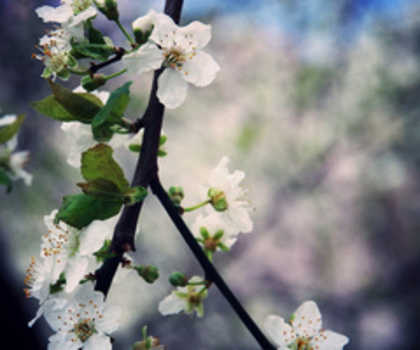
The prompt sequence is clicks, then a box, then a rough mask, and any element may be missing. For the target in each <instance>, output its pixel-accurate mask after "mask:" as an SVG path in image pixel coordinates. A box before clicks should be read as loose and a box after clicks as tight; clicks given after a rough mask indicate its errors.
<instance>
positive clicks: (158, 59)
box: [122, 43, 164, 74]
mask: <svg viewBox="0 0 420 350" xmlns="http://www.w3.org/2000/svg"><path fill="white" fill-rule="evenodd" d="M163 59H164V57H163V51H162V50H161V49H159V48H158V47H157V46H156V45H154V44H151V43H147V44H144V45H143V46H141V47H140V48H139V49H138V50H137V51H134V52H132V53H129V54H128V55H125V56H124V57H123V59H122V60H123V62H124V64H125V65H126V67H127V69H128V70H129V72H131V73H132V74H141V73H144V72H148V71H151V70H154V69H159V68H160V66H161V65H162V62H163Z"/></svg>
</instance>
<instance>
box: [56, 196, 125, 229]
mask: <svg viewBox="0 0 420 350" xmlns="http://www.w3.org/2000/svg"><path fill="white" fill-rule="evenodd" d="M121 206H122V203H120V202H114V201H106V200H102V199H98V198H94V197H91V196H88V195H86V194H83V193H80V194H72V195H68V196H65V197H64V198H63V204H62V206H61V207H60V209H59V210H58V213H57V215H56V217H55V222H58V221H60V220H61V221H64V222H65V223H67V224H69V225H70V226H73V227H75V228H78V229H82V228H83V227H86V226H88V225H89V224H90V223H91V222H92V221H94V220H106V219H108V218H110V217H112V216H115V215H117V214H118V213H119V211H120V209H121Z"/></svg>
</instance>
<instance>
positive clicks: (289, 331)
mask: <svg viewBox="0 0 420 350" xmlns="http://www.w3.org/2000/svg"><path fill="white" fill-rule="evenodd" d="M264 329H265V331H266V332H267V333H268V335H269V336H270V338H271V339H272V340H273V341H274V343H276V345H277V346H279V347H280V348H281V347H284V348H285V347H286V346H287V345H288V344H290V343H291V342H292V341H293V340H294V339H295V334H294V331H293V328H292V327H291V326H290V325H289V324H287V323H286V322H284V319H283V318H282V317H280V316H276V315H269V316H267V317H266V319H265V321H264Z"/></svg>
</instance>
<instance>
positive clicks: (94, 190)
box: [77, 179, 126, 202]
mask: <svg viewBox="0 0 420 350" xmlns="http://www.w3.org/2000/svg"><path fill="white" fill-rule="evenodd" d="M77 186H79V187H80V188H81V189H82V191H83V193H85V194H87V195H89V196H92V197H95V198H98V199H104V200H109V201H116V202H124V201H125V200H126V199H125V196H124V195H123V194H122V193H121V191H120V190H119V188H118V186H117V185H116V184H115V183H113V182H112V181H109V180H106V179H94V180H89V181H88V182H79V183H78V184H77Z"/></svg>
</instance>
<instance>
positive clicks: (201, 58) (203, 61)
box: [182, 51, 220, 86]
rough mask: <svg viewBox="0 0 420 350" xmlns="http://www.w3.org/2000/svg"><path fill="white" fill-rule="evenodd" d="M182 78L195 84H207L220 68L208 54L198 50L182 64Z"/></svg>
mask: <svg viewBox="0 0 420 350" xmlns="http://www.w3.org/2000/svg"><path fill="white" fill-rule="evenodd" d="M182 69H183V71H184V72H185V75H184V79H185V80H186V81H188V82H189V83H192V84H194V85H196V86H207V85H209V84H210V83H211V82H212V81H213V80H214V78H215V77H216V74H217V72H218V71H219V70H220V67H219V65H218V64H217V63H216V61H215V60H214V59H213V57H211V56H210V55H209V54H207V53H205V52H203V51H199V52H197V53H196V55H195V56H192V58H191V59H187V61H186V62H185V63H184V64H183V66H182Z"/></svg>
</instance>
